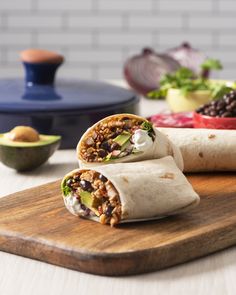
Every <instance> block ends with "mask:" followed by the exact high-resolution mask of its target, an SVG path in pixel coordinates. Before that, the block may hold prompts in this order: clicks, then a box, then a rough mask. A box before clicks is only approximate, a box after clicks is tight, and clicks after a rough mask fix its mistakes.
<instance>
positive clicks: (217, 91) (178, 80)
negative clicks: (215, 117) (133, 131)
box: [148, 59, 233, 99]
mask: <svg viewBox="0 0 236 295" xmlns="http://www.w3.org/2000/svg"><path fill="white" fill-rule="evenodd" d="M200 68H201V72H200V73H199V74H198V75H197V74H195V73H194V72H193V71H192V70H190V69H188V68H185V67H181V68H179V69H178V70H177V71H176V72H175V73H169V74H165V75H164V76H163V77H162V78H161V79H160V87H159V89H157V90H154V91H151V92H149V93H148V97H149V98H151V99H159V98H163V97H166V95H167V92H168V90H169V89H171V88H174V89H180V91H181V93H182V94H183V95H184V96H186V95H187V94H188V93H189V92H194V91H198V90H209V91H210V92H211V93H212V98H213V99H214V98H219V97H222V95H224V94H226V93H228V92H229V91H231V90H232V89H233V88H232V87H229V86H227V85H225V83H216V82H212V81H210V80H209V79H207V78H206V77H205V73H206V72H207V71H209V70H221V69H222V65H221V63H220V61H219V60H216V59H207V60H205V62H204V63H203V64H202V65H201V66H200Z"/></svg>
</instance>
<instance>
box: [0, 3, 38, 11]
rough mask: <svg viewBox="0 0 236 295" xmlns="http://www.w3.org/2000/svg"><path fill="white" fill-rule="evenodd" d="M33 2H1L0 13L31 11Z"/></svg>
mask: <svg viewBox="0 0 236 295" xmlns="http://www.w3.org/2000/svg"><path fill="white" fill-rule="evenodd" d="M32 1H33V0H16V1H13V0H1V1H0V11H3V10H12V11H15V10H21V11H25V10H30V9H31V3H32Z"/></svg>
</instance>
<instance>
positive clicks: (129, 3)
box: [98, 0, 152, 13]
mask: <svg viewBox="0 0 236 295" xmlns="http://www.w3.org/2000/svg"><path fill="white" fill-rule="evenodd" d="M98 9H100V10H104V11H107V10H108V11H116V12H120V11H124V12H129V13H132V12H133V11H151V10H152V0H145V1H143V0H118V1H117V0H113V1H112V0H100V1H99V0H98Z"/></svg>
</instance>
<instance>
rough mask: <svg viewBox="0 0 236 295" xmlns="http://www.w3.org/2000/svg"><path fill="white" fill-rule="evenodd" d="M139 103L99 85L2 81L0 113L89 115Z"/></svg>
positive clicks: (130, 95) (129, 93)
mask: <svg viewBox="0 0 236 295" xmlns="http://www.w3.org/2000/svg"><path fill="white" fill-rule="evenodd" d="M136 101H138V98H137V96H136V95H135V94H134V93H133V92H132V91H129V90H127V89H124V88H121V87H117V86H114V85H111V84H107V83H104V82H99V81H86V80H71V79H70V80H69V79H68V80H66V79H61V80H60V79H58V80H57V81H56V84H55V85H54V86H51V85H33V86H30V87H29V86H25V84H24V81H23V80H21V79H1V80H0V113H22V114H24V113H29V112H33V113H35V112H37V113H41V112H42V113H51V112H70V113H71V112H83V113H84V112H90V111H94V110H99V109H102V110H106V109H109V108H114V107H116V106H117V107H119V106H124V105H129V104H131V103H135V102H136Z"/></svg>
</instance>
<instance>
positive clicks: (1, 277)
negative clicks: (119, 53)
mask: <svg viewBox="0 0 236 295" xmlns="http://www.w3.org/2000/svg"><path fill="white" fill-rule="evenodd" d="M140 105H141V108H140V114H141V115H144V116H148V115H150V114H152V113H156V112H158V111H159V110H162V109H165V104H164V103H163V102H156V101H155V102H153V101H147V100H144V99H142V100H141V102H140ZM76 167H77V163H76V157H75V151H74V150H60V151H57V152H56V153H55V154H54V155H53V156H52V157H51V159H50V161H49V163H47V164H45V165H44V166H42V167H40V168H38V169H36V170H35V171H33V172H27V173H17V172H15V171H14V170H11V169H8V168H6V167H5V166H3V165H2V164H0V187H1V191H0V197H3V196H4V195H7V194H10V193H13V192H16V191H19V190H22V189H25V188H29V187H33V186H36V185H39V184H44V183H46V182H50V181H53V180H56V179H58V178H61V177H62V176H63V175H64V174H65V173H66V172H68V171H70V170H72V169H74V168H76ZM197 246H198V245H196V247H197ZM176 255H178V253H176ZM107 293H108V294H114V295H116V294H117V295H132V294H135V295H136V294H137V295H138V294H148V295H151V294H155V295H159V294H165V295H168V294H177V295H180V294H188V295H191V294H204V295H205V294H207V295H211V294H214V295H218V294H219V295H228V294H236V247H232V248H230V249H227V250H224V251H221V252H218V253H216V254H213V255H210V256H208V257H205V258H201V259H198V260H195V261H193V262H189V263H185V264H183V265H179V266H175V267H172V268H169V269H166V270H162V271H158V272H153V273H150V274H144V275H137V276H129V277H102V276H95V275H90V274H85V273H80V272H78V271H73V270H69V269H66V268H62V267H57V266H54V265H50V264H47V263H43V262H39V261H36V260H32V259H28V258H23V257H20V256H16V255H12V254H8V253H4V252H0V295H15V294H17V295H38V294H47V295H54V294H55V295H62V294H69V295H74V294H76V295H81V294H96V295H100V294H101V295H104V294H107Z"/></svg>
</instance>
